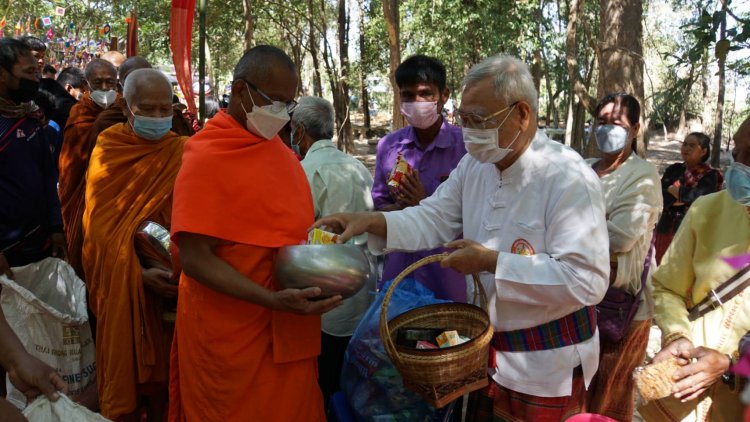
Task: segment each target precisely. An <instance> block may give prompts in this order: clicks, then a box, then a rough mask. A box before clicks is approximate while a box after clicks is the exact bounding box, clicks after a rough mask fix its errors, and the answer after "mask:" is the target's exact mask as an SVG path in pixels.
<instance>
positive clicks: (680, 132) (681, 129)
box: [677, 62, 695, 139]
mask: <svg viewBox="0 0 750 422" xmlns="http://www.w3.org/2000/svg"><path fill="white" fill-rule="evenodd" d="M694 76H695V64H694V63H693V62H690V70H689V71H688V79H687V83H686V84H685V89H684V90H683V91H682V104H681V105H680V123H679V124H678V125H677V138H678V139H683V138H684V137H685V134H686V133H687V130H686V128H687V108H688V104H689V103H690V91H691V90H692V89H693V81H694Z"/></svg>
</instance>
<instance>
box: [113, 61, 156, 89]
mask: <svg viewBox="0 0 750 422" xmlns="http://www.w3.org/2000/svg"><path fill="white" fill-rule="evenodd" d="M137 69H151V63H149V62H148V60H146V59H144V58H143V57H140V56H132V57H128V58H127V59H126V60H125V61H124V62H122V64H121V65H120V69H119V76H120V83H121V84H124V83H125V79H126V78H127V77H128V75H129V74H130V72H132V71H134V70H137Z"/></svg>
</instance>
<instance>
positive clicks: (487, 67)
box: [463, 54, 538, 115]
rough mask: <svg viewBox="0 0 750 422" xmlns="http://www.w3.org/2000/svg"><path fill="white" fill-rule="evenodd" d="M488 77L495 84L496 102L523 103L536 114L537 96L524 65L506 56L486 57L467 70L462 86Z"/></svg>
mask: <svg viewBox="0 0 750 422" xmlns="http://www.w3.org/2000/svg"><path fill="white" fill-rule="evenodd" d="M489 77H491V78H493V80H494V82H495V97H496V98H497V99H498V100H500V101H502V102H503V103H504V104H506V105H508V106H510V105H511V104H513V103H515V102H516V101H524V102H526V103H528V104H529V107H531V110H532V112H533V113H534V115H536V114H537V96H538V95H537V92H536V87H535V85H534V78H533V77H532V76H531V72H529V67H528V66H526V63H524V62H522V61H521V60H518V59H517V58H515V57H512V56H509V55H507V54H497V55H495V56H492V57H488V58H486V59H484V60H482V62H480V63H479V64H476V65H474V67H472V68H471V69H469V73H467V74H466V77H465V78H464V83H463V85H464V87H466V86H469V85H473V84H475V83H477V82H479V81H481V80H484V79H486V78H489Z"/></svg>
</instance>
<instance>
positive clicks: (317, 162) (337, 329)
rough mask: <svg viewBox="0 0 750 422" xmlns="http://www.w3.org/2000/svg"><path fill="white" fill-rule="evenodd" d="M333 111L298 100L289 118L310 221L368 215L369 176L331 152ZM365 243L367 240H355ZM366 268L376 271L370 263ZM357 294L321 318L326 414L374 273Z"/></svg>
mask: <svg viewBox="0 0 750 422" xmlns="http://www.w3.org/2000/svg"><path fill="white" fill-rule="evenodd" d="M333 119H334V111H333V106H332V105H331V103H330V102H328V101H327V100H325V99H324V98H320V97H302V98H300V99H299V103H298V105H297V108H295V109H294V113H293V115H292V125H291V127H292V130H291V133H290V144H291V146H292V149H294V150H295V152H296V153H297V154H298V155H300V156H302V157H304V159H303V160H302V168H303V169H304V170H305V174H306V175H307V181H308V182H309V183H310V190H311V191H312V197H313V205H314V206H315V218H320V217H323V216H327V215H331V214H334V213H337V212H358V211H372V210H373V203H372V195H371V192H370V191H371V189H372V183H373V179H372V174H370V171H369V170H367V167H365V166H364V165H363V164H362V163H361V162H360V161H359V160H357V159H356V158H354V157H352V156H350V155H347V154H345V153H343V152H341V151H339V150H338V149H337V148H336V145H334V144H333V142H332V141H331V138H332V137H333V131H334V120H333ZM359 240H360V241H361V242H362V243H364V242H365V241H366V235H365V236H363V238H362V239H359ZM368 257H369V258H371V259H370V262H371V268H373V269H374V268H375V263H374V259H372V258H373V257H372V256H371V255H370V254H369V253H368ZM370 278H371V279H370V280H369V283H368V284H367V285H365V287H363V288H362V289H361V290H360V291H359V292H358V293H357V294H355V295H354V296H352V297H350V298H348V299H346V300H344V303H343V304H342V305H341V306H339V307H338V308H336V309H334V310H332V311H330V312H328V313H325V314H323V315H322V316H321V318H322V330H323V333H322V335H323V338H322V343H321V353H320V356H319V357H318V373H319V375H318V383H319V384H320V389H321V390H322V391H323V397H324V400H325V402H324V403H325V406H326V409H327V408H328V404H329V403H328V402H329V399H330V396H331V395H332V394H333V393H335V392H336V391H338V390H339V378H340V376H341V366H342V364H343V361H344V352H345V351H346V347H347V345H348V344H349V340H350V339H351V336H352V334H353V333H354V329H355V328H356V327H357V324H358V323H359V320H360V319H361V318H362V315H363V314H364V313H365V311H366V310H367V308H368V306H369V304H370V295H369V292H370V291H372V290H373V289H374V288H375V282H376V280H377V272H376V271H371V277H370Z"/></svg>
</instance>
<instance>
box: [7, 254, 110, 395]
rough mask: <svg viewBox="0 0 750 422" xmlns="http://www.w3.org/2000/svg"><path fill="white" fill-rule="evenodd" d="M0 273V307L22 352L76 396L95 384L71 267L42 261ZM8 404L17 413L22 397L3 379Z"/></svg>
mask: <svg viewBox="0 0 750 422" xmlns="http://www.w3.org/2000/svg"><path fill="white" fill-rule="evenodd" d="M12 270H13V274H14V275H15V280H11V279H9V278H7V277H6V276H4V275H0V285H2V294H0V305H2V309H3V312H4V313H5V318H6V319H7V320H8V324H9V325H10V327H11V328H12V329H13V331H14V332H15V333H16V335H17V336H18V338H19V339H20V340H21V343H22V344H23V346H24V347H25V348H26V350H27V351H28V352H29V353H30V354H32V355H33V356H35V357H37V358H39V359H40V360H42V361H43V362H45V363H46V364H48V365H49V366H51V367H53V368H55V369H56V370H57V371H58V372H59V373H60V375H61V376H62V378H63V380H64V381H65V382H66V383H67V384H68V394H69V395H71V396H76V395H78V394H80V393H81V392H83V391H84V390H86V388H88V387H92V388H95V387H93V386H94V385H95V384H96V362H95V360H96V350H95V348H94V340H93V339H92V337H91V327H90V326H89V322H88V315H87V313H86V286H85V285H84V284H83V281H81V279H79V278H78V277H77V276H76V274H75V271H74V270H73V268H72V267H71V266H70V265H68V264H67V263H66V262H65V261H62V260H60V259H57V258H46V259H44V260H41V261H39V262H35V263H33V264H29V265H25V266H23V267H15V268H13V269H12ZM7 387H8V397H7V398H8V401H10V402H11V403H13V404H15V405H16V406H18V407H19V408H20V409H23V408H24V407H25V406H26V398H25V397H24V395H23V394H22V393H21V392H20V391H18V390H16V388H15V387H14V386H13V385H12V384H11V383H10V382H9V381H8V382H7Z"/></svg>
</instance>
